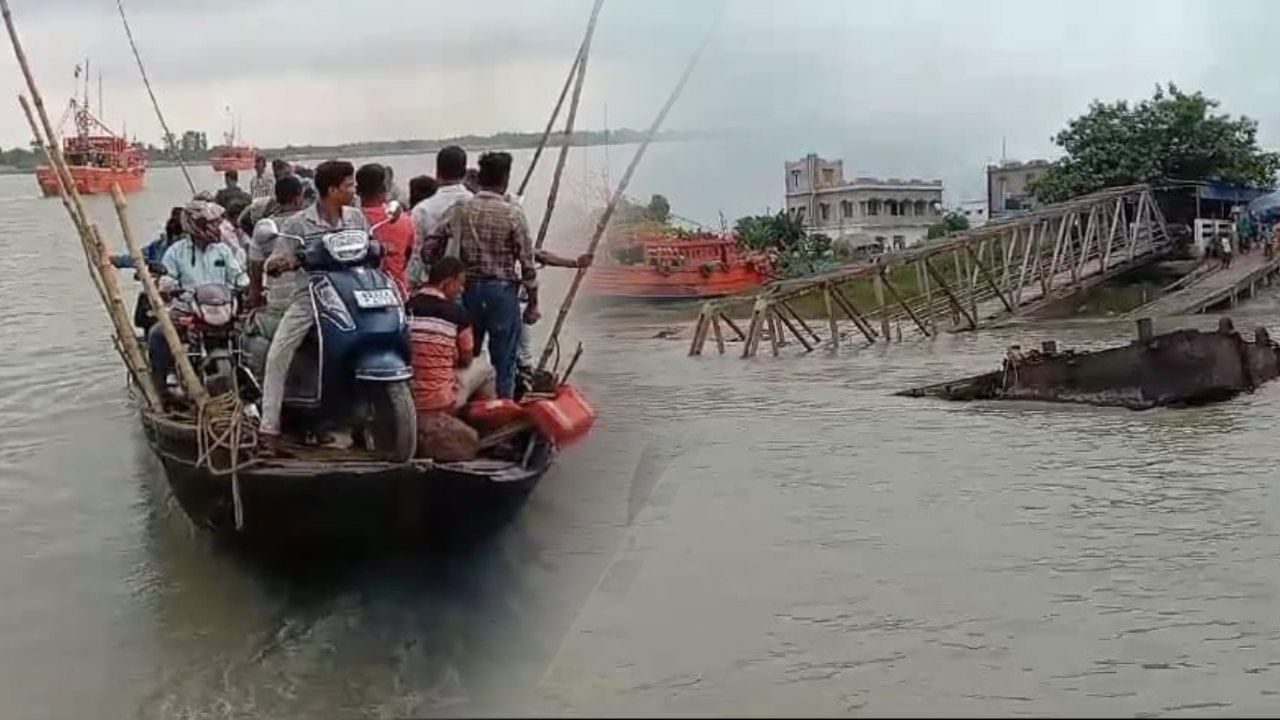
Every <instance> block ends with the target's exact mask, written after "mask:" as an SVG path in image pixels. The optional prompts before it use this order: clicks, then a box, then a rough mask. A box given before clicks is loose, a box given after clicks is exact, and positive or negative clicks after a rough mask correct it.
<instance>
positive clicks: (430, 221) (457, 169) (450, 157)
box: [408, 145, 472, 289]
mask: <svg viewBox="0 0 1280 720" xmlns="http://www.w3.org/2000/svg"><path fill="white" fill-rule="evenodd" d="M466 174H467V151H466V150H463V149H462V148H460V147H458V146H457V145H450V146H449V147H446V148H443V149H441V150H440V152H438V153H436V181H437V183H438V185H437V187H436V191H435V193H433V194H432V195H431V196H429V197H428V198H427V199H425V200H423V201H422V202H420V203H418V204H417V205H415V206H414V207H413V253H412V254H411V256H410V258H409V271H408V279H409V287H410V289H412V288H414V287H416V286H418V285H420V284H422V283H424V282H426V280H427V277H426V274H427V273H426V271H427V268H426V264H425V262H424V261H425V258H424V256H423V251H424V250H425V247H426V244H427V238H429V237H432V236H433V235H436V234H437V232H438V231H439V229H440V225H441V223H442V222H443V221H444V218H445V215H447V214H448V212H449V210H450V209H452V208H453V206H454V205H456V204H458V203H460V202H462V201H464V200H470V199H471V198H472V193H471V191H470V190H468V189H467V188H466V186H465V185H463V184H462V179H463V177H464V176H465V175H466ZM442 251H443V249H442ZM453 254H454V255H455V256H456V255H457V253H456V251H455V252H454V253H453Z"/></svg>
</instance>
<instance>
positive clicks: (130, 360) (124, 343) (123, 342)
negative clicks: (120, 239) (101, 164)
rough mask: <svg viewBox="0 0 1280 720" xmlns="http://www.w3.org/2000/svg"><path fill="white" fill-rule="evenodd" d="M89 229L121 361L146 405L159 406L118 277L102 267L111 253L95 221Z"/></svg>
mask: <svg viewBox="0 0 1280 720" xmlns="http://www.w3.org/2000/svg"><path fill="white" fill-rule="evenodd" d="M89 231H90V233H92V235H93V238H94V240H95V241H96V242H97V245H98V249H99V254H98V258H99V260H98V262H99V263H100V265H99V269H98V272H99V273H101V275H102V287H103V290H104V291H105V293H106V296H107V298H108V312H109V313H110V315H111V318H112V322H113V324H114V325H115V328H116V332H115V336H116V341H117V342H118V343H119V344H120V347H121V349H122V350H123V352H124V356H125V365H126V367H127V368H128V370H129V373H130V374H131V375H133V378H134V382H136V383H137V384H138V387H139V388H141V389H142V395H143V397H144V398H145V399H146V401H147V405H148V407H151V408H152V409H155V410H159V409H161V408H162V407H163V406H162V404H161V402H160V393H159V389H158V388H156V386H155V383H154V382H153V381H152V379H151V372H150V367H149V365H148V363H147V360H146V358H145V356H144V355H143V354H142V349H141V348H139V347H138V343H137V341H136V340H135V339H134V334H133V326H132V325H130V323H129V319H128V318H129V310H128V308H126V307H125V304H124V296H123V295H121V293H120V282H119V278H117V277H116V274H115V273H114V272H112V271H111V268H110V267H103V266H109V265H110V258H111V255H110V252H109V250H108V248H107V244H106V242H105V241H103V239H102V231H101V229H99V228H98V224H97V223H90V225H89Z"/></svg>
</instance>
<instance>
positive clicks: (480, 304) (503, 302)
mask: <svg viewBox="0 0 1280 720" xmlns="http://www.w3.org/2000/svg"><path fill="white" fill-rule="evenodd" d="M510 179H511V154H510V153H505V152H494V153H486V154H484V155H482V156H481V157H480V173H479V178H478V182H479V189H480V192H478V193H477V194H476V195H475V196H474V197H473V198H471V199H470V200H466V201H464V202H461V203H458V204H457V205H455V206H454V207H453V209H452V210H451V211H450V213H449V216H448V218H447V219H446V221H445V222H444V223H443V228H444V229H447V231H448V235H447V237H448V244H449V246H451V247H456V248H457V251H458V252H457V256H458V257H459V258H460V259H461V260H462V263H463V265H465V266H466V270H467V289H466V291H465V292H464V294H463V304H464V305H465V306H466V308H467V311H468V312H469V313H470V314H471V324H472V327H473V328H474V332H475V336H476V339H475V342H476V347H480V346H482V345H483V344H484V341H485V336H488V339H489V359H490V361H491V362H492V364H493V369H494V374H495V380H496V384H497V391H498V397H500V398H510V397H512V396H513V395H514V394H515V381H516V358H517V353H518V348H519V343H520V332H521V327H520V325H521V322H522V321H523V322H524V323H526V324H529V325H532V324H534V323H536V322H537V321H538V319H539V317H541V313H540V312H539V310H538V271H537V269H536V268H535V267H534V261H533V257H534V254H533V240H532V239H531V238H530V236H529V225H528V223H527V222H526V220H525V217H524V211H523V210H521V209H520V207H519V206H517V205H516V204H514V203H512V202H510V201H509V200H508V199H507V195H506V194H507V186H508V184H509V182H510ZM438 195H439V193H437V196H438ZM427 202H430V201H427ZM424 204H425V203H424ZM442 238H443V233H441V232H439V231H437V232H436V233H434V234H432V235H431V236H430V237H429V238H428V242H427V243H426V246H425V247H424V248H423V253H424V255H425V257H426V258H427V260H428V261H430V260H432V259H434V258H436V257H439V256H440V255H441V252H440V244H441V239H442ZM452 254H453V253H452V252H450V251H449V249H447V248H446V249H445V250H444V252H443V255H445V256H451V255H452ZM522 286H523V288H524V289H525V291H526V292H527V293H528V305H527V306H526V307H525V309H524V312H523V313H522V312H521V311H520V289H521V287H522Z"/></svg>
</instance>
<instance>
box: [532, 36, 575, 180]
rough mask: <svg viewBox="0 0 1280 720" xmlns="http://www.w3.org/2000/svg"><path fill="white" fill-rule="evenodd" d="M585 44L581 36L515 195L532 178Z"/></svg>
mask: <svg viewBox="0 0 1280 720" xmlns="http://www.w3.org/2000/svg"><path fill="white" fill-rule="evenodd" d="M585 46H586V39H585V37H584V38H583V42H582V44H580V45H578V53H577V54H576V55H574V56H573V64H572V65H570V66H569V74H568V75H567V76H566V77H565V79H564V86H563V87H561V88H560V97H559V99H557V100H556V106H555V107H554V108H553V109H552V110H551V117H549V118H547V127H546V128H545V129H544V130H543V131H542V139H541V140H540V141H538V147H537V149H536V150H534V151H533V159H532V160H530V161H529V167H528V168H526V169H525V171H524V179H523V180H521V181H520V189H519V190H517V191H516V194H517V195H521V196H523V195H524V191H525V190H526V189H528V187H529V181H530V180H531V179H533V171H534V168H536V167H537V166H538V160H539V159H541V158H542V151H543V150H545V149H546V147H547V140H549V139H550V138H551V131H552V129H554V128H555V125H556V119H557V118H559V117H560V108H562V107H564V100H565V98H567V97H568V96H569V88H570V87H573V79H574V78H575V77H577V74H578V63H579V62H581V61H582V49H583V47H585Z"/></svg>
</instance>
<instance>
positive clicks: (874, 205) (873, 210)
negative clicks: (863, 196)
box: [867, 200, 880, 216]
mask: <svg viewBox="0 0 1280 720" xmlns="http://www.w3.org/2000/svg"><path fill="white" fill-rule="evenodd" d="M867 214H868V215H873V216H874V215H879V214H880V201H879V200H869V201H867Z"/></svg>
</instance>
